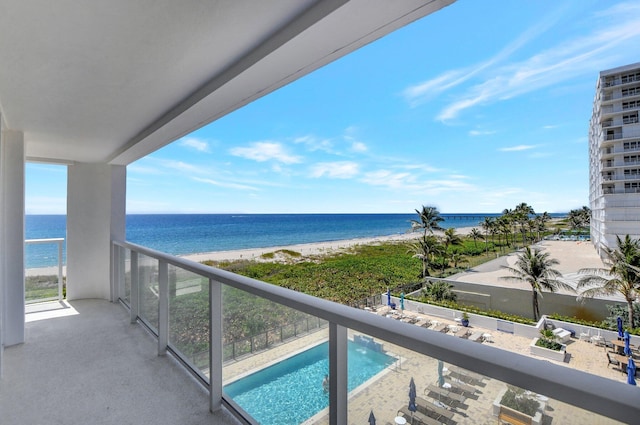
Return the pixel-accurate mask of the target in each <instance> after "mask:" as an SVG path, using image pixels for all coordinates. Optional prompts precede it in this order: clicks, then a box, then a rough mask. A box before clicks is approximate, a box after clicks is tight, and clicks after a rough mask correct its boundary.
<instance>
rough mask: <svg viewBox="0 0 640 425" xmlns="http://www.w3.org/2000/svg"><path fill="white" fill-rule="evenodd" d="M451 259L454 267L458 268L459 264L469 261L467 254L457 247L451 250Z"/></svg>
mask: <svg viewBox="0 0 640 425" xmlns="http://www.w3.org/2000/svg"><path fill="white" fill-rule="evenodd" d="M449 260H451V262H452V263H453V268H454V269H457V268H458V264H461V263H466V262H467V256H466V255H464V254H463V253H461V252H460V251H458V250H457V249H453V250H451V254H449Z"/></svg>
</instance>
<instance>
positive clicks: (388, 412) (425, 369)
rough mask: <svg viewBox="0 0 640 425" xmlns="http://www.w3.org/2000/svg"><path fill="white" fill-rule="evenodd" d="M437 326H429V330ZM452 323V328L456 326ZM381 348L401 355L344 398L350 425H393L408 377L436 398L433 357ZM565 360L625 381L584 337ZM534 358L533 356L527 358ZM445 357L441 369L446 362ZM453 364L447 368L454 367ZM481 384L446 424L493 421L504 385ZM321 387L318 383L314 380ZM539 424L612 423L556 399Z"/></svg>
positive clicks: (503, 339)
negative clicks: (430, 388)
mask: <svg viewBox="0 0 640 425" xmlns="http://www.w3.org/2000/svg"><path fill="white" fill-rule="evenodd" d="M404 313H405V315H407V316H408V315H411V316H412V317H415V318H418V319H420V321H419V322H418V323H417V324H410V323H406V326H416V325H420V323H423V322H424V321H426V320H431V321H437V322H439V324H442V323H444V324H447V325H449V326H450V331H449V332H448V334H450V335H451V338H456V336H455V335H454V333H455V331H456V330H457V328H460V325H459V324H456V323H455V322H453V321H447V320H445V319H442V318H430V317H428V316H426V315H424V314H419V313H415V312H407V311H405V312H404ZM372 314H380V315H384V316H387V315H388V309H387V307H382V306H380V308H378V309H377V312H372ZM389 316H390V317H389V320H395V319H394V318H393V317H394V316H393V315H389ZM436 326H437V325H435V324H432V325H431V327H430V328H431V329H433V328H434V327H436ZM456 327H457V328H456ZM469 331H471V332H472V333H480V334H490V335H491V338H490V341H484V342H481V343H482V344H490V345H492V346H495V347H497V348H500V349H503V350H507V351H511V352H514V353H519V354H523V355H526V356H532V355H531V354H530V353H529V344H530V342H531V340H530V339H529V338H524V337H519V336H514V335H512V334H507V333H503V332H500V331H496V330H488V329H481V328H476V327H470V328H469ZM349 337H350V338H352V337H353V333H352V332H350V333H349ZM327 338H328V330H327V329H326V328H325V329H322V330H320V331H317V332H315V333H312V334H308V335H305V336H302V337H299V338H297V339H295V340H292V341H290V342H287V343H284V344H281V345H278V346H275V347H273V348H271V349H269V350H267V351H264V352H261V353H257V354H254V355H251V356H248V357H246V358H244V359H241V360H239V361H235V362H231V363H228V364H226V365H225V367H224V371H223V375H224V379H225V380H229V379H232V378H233V379H236V378H237V377H238V376H240V375H244V374H247V373H250V372H251V371H255V370H257V369H260V368H263V367H265V366H267V365H269V364H271V363H273V362H276V361H279V360H281V359H283V358H286V357H289V356H291V355H293V354H296V353H298V352H300V351H303V350H305V349H307V348H309V347H310V346H312V345H315V344H317V343H319V342H321V341H323V340H326V339H327ZM377 341H378V342H381V343H383V344H384V350H385V352H386V353H387V354H391V355H394V356H396V357H398V358H400V359H401V361H400V362H399V363H396V364H394V365H392V366H390V367H388V368H387V369H386V370H385V371H384V372H383V373H380V374H378V375H377V376H376V377H374V378H373V379H371V380H370V381H369V382H368V383H366V384H364V385H362V386H361V387H359V388H358V389H356V390H354V391H353V392H352V393H351V394H350V399H349V423H352V424H362V423H367V420H368V417H369V413H370V411H371V410H373V412H374V415H375V417H376V419H377V423H378V424H394V418H395V417H396V416H397V413H398V411H399V410H400V409H401V408H403V407H406V406H407V404H408V388H409V381H410V379H411V378H413V379H414V381H415V383H416V388H417V393H418V397H422V398H424V399H426V400H428V401H431V402H434V401H437V398H438V396H437V394H435V393H433V392H430V391H428V390H427V388H428V386H429V385H430V384H434V383H436V381H437V359H435V358H430V357H426V356H423V355H420V354H417V353H415V352H413V351H411V350H406V349H404V348H402V347H398V346H395V345H392V344H389V343H386V342H384V341H379V340H377ZM468 343H469V344H478V343H479V342H473V341H468ZM567 353H568V355H567V359H568V360H567V361H566V362H564V363H560V362H555V363H557V364H560V365H562V366H565V367H570V368H574V369H579V370H582V371H588V372H589V373H592V374H595V375H599V376H603V377H607V378H609V379H613V380H616V381H619V382H626V375H625V374H623V373H622V372H620V371H619V370H616V369H614V368H610V367H608V363H607V359H606V356H605V349H604V348H603V347H601V346H596V345H593V344H591V343H589V342H586V341H580V340H577V339H575V338H572V339H571V340H570V341H568V343H567ZM532 357H533V356H532ZM443 360H444V361H445V368H448V366H449V365H448V364H447V363H446V359H443ZM453 368H454V367H452V369H453ZM445 375H448V376H447V378H453V377H455V376H456V375H454V374H451V373H450V371H445ZM483 381H484V382H483V384H482V385H479V386H477V391H476V392H475V394H474V395H472V396H470V397H467V398H466V400H465V401H464V402H463V403H462V404H461V405H459V406H457V407H456V408H453V409H450V412H453V416H452V418H451V419H446V420H445V421H444V422H445V423H446V424H448V425H455V424H461V425H462V424H465V425H466V424H468V425H472V424H495V423H496V421H497V418H496V417H495V416H493V409H492V405H493V402H494V400H495V399H496V397H498V394H499V392H500V391H502V390H504V389H505V387H506V384H505V383H503V382H501V381H496V380H493V379H488V378H485V379H484V380H483ZM318 385H321V383H318ZM328 423H329V421H328V415H327V411H325V412H321V413H320V414H318V415H316V416H315V417H313V418H312V419H310V420H309V421H307V422H305V424H328ZM543 423H544V424H547V425H548V424H563V423H585V424H586V423H589V424H593V423H598V424H614V423H618V422H616V421H612V420H609V419H608V418H603V417H599V416H596V415H594V414H593V413H591V412H587V411H584V410H580V409H577V408H575V407H573V406H569V405H566V404H564V403H561V402H559V401H556V400H549V402H548V403H547V405H546V409H545V411H544V416H543Z"/></svg>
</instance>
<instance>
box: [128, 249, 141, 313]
mask: <svg viewBox="0 0 640 425" xmlns="http://www.w3.org/2000/svg"><path fill="white" fill-rule="evenodd" d="M139 281H140V279H139V274H138V253H137V252H136V251H134V250H131V307H130V309H129V313H130V315H131V323H136V322H137V321H138V314H139V312H140V311H139V310H140V303H139V299H140V291H139V289H138V287H139V286H140V282H139Z"/></svg>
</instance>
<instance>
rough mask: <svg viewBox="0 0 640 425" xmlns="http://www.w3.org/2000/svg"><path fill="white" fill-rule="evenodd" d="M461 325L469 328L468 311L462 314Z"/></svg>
mask: <svg viewBox="0 0 640 425" xmlns="http://www.w3.org/2000/svg"><path fill="white" fill-rule="evenodd" d="M460 323H462V326H464V327H465V328H466V327H467V326H469V314H468V313H467V312H466V311H463V312H462V319H461V320H460Z"/></svg>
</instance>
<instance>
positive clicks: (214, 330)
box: [209, 279, 235, 412]
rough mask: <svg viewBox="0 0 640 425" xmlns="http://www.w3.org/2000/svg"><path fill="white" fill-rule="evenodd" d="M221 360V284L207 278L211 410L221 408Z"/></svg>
mask: <svg viewBox="0 0 640 425" xmlns="http://www.w3.org/2000/svg"><path fill="white" fill-rule="evenodd" d="M234 349H235V347H234ZM234 357H235V353H234ZM222 361H223V359H222V284H221V283H220V282H216V281H214V280H213V279H209V410H210V411H211V412H215V411H217V410H220V409H221V408H222Z"/></svg>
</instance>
